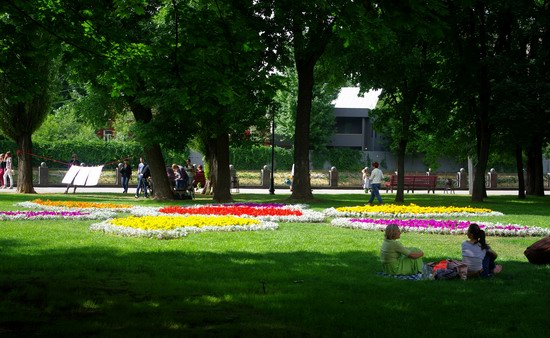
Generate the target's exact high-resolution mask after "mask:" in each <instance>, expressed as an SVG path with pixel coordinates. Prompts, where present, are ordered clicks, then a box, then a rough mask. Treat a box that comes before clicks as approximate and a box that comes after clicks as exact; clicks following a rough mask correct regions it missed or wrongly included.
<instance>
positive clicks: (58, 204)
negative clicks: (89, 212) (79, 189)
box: [33, 199, 132, 209]
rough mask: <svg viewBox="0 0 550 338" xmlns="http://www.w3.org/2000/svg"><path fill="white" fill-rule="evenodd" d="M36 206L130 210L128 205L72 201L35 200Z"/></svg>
mask: <svg viewBox="0 0 550 338" xmlns="http://www.w3.org/2000/svg"><path fill="white" fill-rule="evenodd" d="M33 202H34V203H36V204H40V205H45V206H49V207H64V208H79V209H84V208H97V209H107V208H109V209H128V208H131V207H132V206H131V205H128V204H114V203H96V202H77V201H75V202H72V201H59V202H55V201H50V200H46V201H42V200H41V199H36V200H34V201H33Z"/></svg>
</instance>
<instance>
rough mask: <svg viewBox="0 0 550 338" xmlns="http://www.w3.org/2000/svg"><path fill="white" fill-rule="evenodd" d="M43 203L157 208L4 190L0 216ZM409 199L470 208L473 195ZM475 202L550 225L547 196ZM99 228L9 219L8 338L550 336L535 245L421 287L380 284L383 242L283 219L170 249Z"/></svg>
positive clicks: (451, 250)
mask: <svg viewBox="0 0 550 338" xmlns="http://www.w3.org/2000/svg"><path fill="white" fill-rule="evenodd" d="M4 197H6V198H4ZM36 197H40V198H42V199H52V200H54V199H55V200H80V201H94V202H101V201H103V202H114V203H122V202H127V203H132V204H140V205H144V204H147V205H158V203H157V202H155V201H150V200H148V201H144V200H139V201H136V200H134V199H133V198H128V197H126V196H124V197H120V195H116V194H85V195H84V194H83V195H78V194H77V195H72V196H67V195H64V196H63V195H47V196H44V195H40V196H29V195H27V196H23V195H15V194H13V195H11V194H3V195H2V200H1V201H0V208H1V209H2V210H15V209H16V207H14V206H13V203H15V202H17V201H23V200H32V199H34V198H36ZM235 198H236V199H238V200H239V201H258V202H267V201H271V202H280V201H281V200H280V199H278V198H277V197H276V196H270V195H244V194H243V195H240V194H236V195H235ZM316 198H317V199H318V200H317V201H316V202H315V203H313V204H312V207H313V208H315V209H323V208H326V207H330V206H341V205H359V204H363V203H364V202H365V196H362V195H316ZM407 200H408V201H407V202H413V203H416V204H418V205H438V206H441V205H457V206H461V205H464V206H466V205H471V203H470V202H469V198H468V197H467V196H452V197H447V196H438V195H435V196H433V195H430V196H428V195H420V194H415V196H410V195H407ZM185 202H186V203H185V204H192V203H195V202H198V203H206V202H209V199H208V198H204V199H199V200H197V201H195V202H188V201H185ZM387 202H390V201H389V200H387ZM174 204H183V203H182V202H181V201H180V202H174ZM475 206H484V207H488V208H491V209H493V210H497V211H501V212H504V213H505V214H506V216H503V217H492V218H489V217H487V218H486V219H487V220H490V221H493V222H494V221H503V222H513V223H518V224H524V225H536V226H544V227H550V225H549V224H548V221H547V220H546V218H547V217H545V216H544V212H545V211H547V210H548V207H549V206H550V202H549V201H547V199H544V198H531V197H530V198H529V199H528V200H526V201H517V200H516V199H515V197H513V196H495V197H491V198H490V199H489V200H488V202H487V203H484V204H482V205H475ZM476 219H477V218H476ZM92 223H93V221H61V220H59V221H55V220H48V221H0V294H1V295H2V296H1V300H0V334H3V335H9V336H11V335H18V336H32V335H42V336H44V335H46V336H50V335H56V336H60V335H61V336H75V335H85V336H124V337H126V336H254V337H257V336H278V337H281V336H284V337H295V336H325V337H334V336H338V337H357V336H389V337H391V336H405V335H407V336H410V335H412V336H428V335H429V336H432V335H440V334H442V333H444V334H445V335H448V336H464V332H465V331H464V330H475V333H476V335H477V336H543V335H545V332H546V331H547V330H548V329H550V322H549V321H548V305H549V304H550V297H549V296H548V292H547V290H548V286H549V283H548V280H550V278H549V277H550V267H548V266H534V265H531V264H529V263H528V262H527V260H526V258H525V256H523V251H524V250H525V248H526V247H527V246H528V245H530V244H531V243H533V242H535V241H536V240H538V238H503V237H491V238H489V243H490V244H491V245H492V246H493V248H494V249H495V250H496V251H497V252H498V253H499V261H500V263H501V264H503V265H504V271H503V273H502V274H501V275H499V276H497V277H495V278H492V279H486V280H482V279H477V280H468V281H460V280H452V281H416V282H415V281H402V280H396V279H391V278H384V277H379V276H377V275H376V272H377V271H380V263H379V258H378V251H379V248H380V245H381V243H382V240H383V235H382V233H381V232H371V231H362V230H350V229H342V228H336V227H332V226H330V225H329V224H328V223H321V224H303V223H290V224H284V223H283V224H280V228H279V229H278V230H276V231H262V232H234V233H202V234H193V235H189V236H188V237H186V238H183V239H177V240H165V241H161V240H154V239H143V238H122V237H116V236H109V235H104V234H101V233H96V232H90V231H89V230H88V227H89V225H90V224H92ZM464 239H465V238H463V237H462V236H450V235H431V234H416V233H404V234H403V236H402V239H401V241H402V242H403V243H404V244H405V245H407V246H417V247H420V248H422V249H423V250H424V251H425V253H426V256H427V257H426V261H436V260H440V259H445V258H460V243H461V242H462V241H463V240H464ZM467 328H471V329H467ZM472 334H473V332H472Z"/></svg>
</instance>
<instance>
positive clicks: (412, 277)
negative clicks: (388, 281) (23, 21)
mask: <svg viewBox="0 0 550 338" xmlns="http://www.w3.org/2000/svg"><path fill="white" fill-rule="evenodd" d="M376 274H377V275H379V276H382V277H391V278H397V279H403V280H422V274H421V273H417V274H414V275H390V274H387V273H385V272H377V273H376Z"/></svg>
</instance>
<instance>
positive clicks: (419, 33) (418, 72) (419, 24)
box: [348, 1, 445, 202]
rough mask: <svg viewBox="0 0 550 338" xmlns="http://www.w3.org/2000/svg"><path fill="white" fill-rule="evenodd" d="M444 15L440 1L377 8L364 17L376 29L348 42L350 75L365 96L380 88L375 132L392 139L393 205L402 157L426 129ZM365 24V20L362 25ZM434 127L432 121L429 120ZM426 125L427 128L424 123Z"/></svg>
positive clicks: (400, 197)
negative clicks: (395, 177) (373, 20)
mask: <svg viewBox="0 0 550 338" xmlns="http://www.w3.org/2000/svg"><path fill="white" fill-rule="evenodd" d="M444 14H445V11H444V9H443V8H442V7H441V6H440V3H439V1H430V2H427V3H424V4H418V3H414V4H404V3H398V4H397V3H386V2H384V3H381V4H380V6H377V7H375V8H374V7H373V8H371V9H370V11H369V12H368V16H367V17H369V16H370V17H371V18H372V17H373V16H375V17H376V18H377V19H378V20H379V22H380V24H379V25H378V27H374V28H373V27H372V25H371V23H370V22H365V23H364V24H363V25H362V26H360V27H362V29H360V30H359V32H360V33H359V32H358V33H356V34H352V35H351V38H350V52H351V54H352V55H353V56H354V57H355V62H354V63H350V64H349V68H348V72H350V73H351V74H352V76H353V77H354V78H355V79H356V81H357V82H358V83H360V84H361V86H362V88H363V89H364V90H368V89H371V88H382V89H383V91H382V94H381V96H380V98H381V102H382V103H383V104H382V106H380V107H378V108H377V109H375V110H374V111H373V112H372V118H373V120H374V126H375V128H376V129H377V130H379V131H381V132H383V133H384V134H385V135H387V136H389V137H390V138H391V139H392V142H393V144H392V146H393V148H394V149H395V151H396V153H397V171H398V173H400V175H398V187H397V193H396V197H395V201H396V202H403V201H404V173H405V172H406V171H405V154H406V152H407V148H408V143H409V140H411V139H413V138H414V137H415V133H416V130H417V129H419V128H421V127H422V124H424V125H425V126H431V127H433V128H434V129H435V126H434V125H432V124H430V123H429V121H430V120H431V119H430V118H429V117H428V116H427V115H428V114H429V113H430V111H429V110H428V109H427V103H428V102H429V100H430V99H431V97H432V96H434V95H435V94H434V92H436V90H435V86H434V81H435V80H434V75H435V74H436V73H437V70H438V68H437V64H438V62H439V58H440V55H439V53H437V49H436V48H434V47H435V46H437V45H438V43H439V42H440V41H441V39H442V38H443V28H444V24H443V20H442V18H443V16H444ZM366 20H367V19H366V18H365V21H366ZM432 121H433V120H432ZM424 122H426V123H424Z"/></svg>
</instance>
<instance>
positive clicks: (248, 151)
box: [230, 147, 293, 171]
mask: <svg viewBox="0 0 550 338" xmlns="http://www.w3.org/2000/svg"><path fill="white" fill-rule="evenodd" d="M230 162H231V164H233V165H234V166H235V168H236V169H237V170H259V169H262V168H263V167H264V165H267V166H268V167H271V147H231V148H230ZM292 162H293V152H292V149H285V148H280V147H275V170H289V171H290V168H292Z"/></svg>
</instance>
